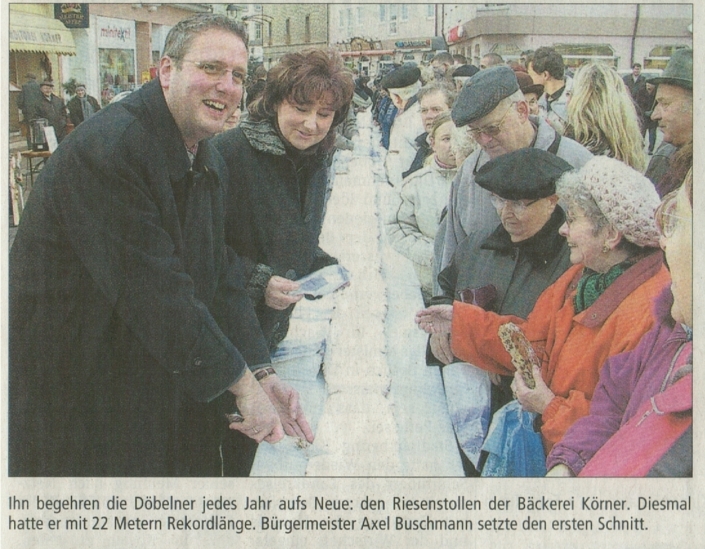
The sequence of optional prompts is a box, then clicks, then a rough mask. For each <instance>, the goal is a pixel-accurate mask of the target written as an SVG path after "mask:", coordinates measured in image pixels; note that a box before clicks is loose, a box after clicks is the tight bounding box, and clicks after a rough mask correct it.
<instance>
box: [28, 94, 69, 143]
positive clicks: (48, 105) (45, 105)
mask: <svg viewBox="0 0 705 549" xmlns="http://www.w3.org/2000/svg"><path fill="white" fill-rule="evenodd" d="M39 89H40V90H41V91H42V99H41V101H39V103H37V107H36V111H35V113H36V116H37V118H46V119H47V120H48V121H49V125H50V126H52V127H53V128H54V133H55V134H56V140H57V141H58V142H59V143H61V140H62V139H63V138H64V137H66V124H67V112H66V105H65V104H64V100H63V99H61V98H60V97H58V96H56V95H54V83H53V82H52V81H51V80H45V81H44V82H42V85H41V86H40V87H39Z"/></svg>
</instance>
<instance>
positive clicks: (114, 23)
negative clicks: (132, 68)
mask: <svg viewBox="0 0 705 549" xmlns="http://www.w3.org/2000/svg"><path fill="white" fill-rule="evenodd" d="M96 23H97V27H98V28H97V33H98V47H99V48H106V49H108V48H109V49H117V50H134V49H135V48H136V46H135V44H136V40H135V22H134V21H126V20H125V19H114V18H112V17H97V18H96Z"/></svg>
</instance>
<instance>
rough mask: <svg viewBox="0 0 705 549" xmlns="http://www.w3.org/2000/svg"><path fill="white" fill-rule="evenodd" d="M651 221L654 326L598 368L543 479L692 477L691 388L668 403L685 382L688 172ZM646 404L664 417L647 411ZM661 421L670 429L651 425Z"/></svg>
mask: <svg viewBox="0 0 705 549" xmlns="http://www.w3.org/2000/svg"><path fill="white" fill-rule="evenodd" d="M656 224H657V225H658V227H659V230H660V232H661V247H662V248H663V250H664V251H665V254H666V261H667V263H668V267H669V269H670V271H671V278H672V282H671V287H670V288H666V289H665V290H664V291H663V292H662V293H661V295H660V296H659V297H658V298H657V299H656V300H655V302H654V315H655V317H656V325H655V326H654V328H653V329H652V330H651V331H650V332H649V333H648V334H646V335H645V336H644V337H643V338H642V340H641V341H640V342H639V345H638V346H637V348H636V349H634V350H633V351H632V352H630V353H625V354H622V355H619V356H616V357H613V358H611V359H609V360H608V361H607V362H606V363H605V365H604V366H603V368H602V371H601V372H600V381H599V383H598V384H597V388H596V389H595V393H594V395H593V397H592V404H591V406H590V415H588V416H586V417H584V418H582V419H579V420H578V421H577V422H576V423H575V424H574V425H573V426H572V427H571V428H570V429H569V430H568V432H567V433H566V435H565V437H563V440H561V441H560V442H559V443H558V444H556V445H555V446H554V447H553V450H552V451H551V453H550V454H549V456H548V460H547V467H548V469H549V473H548V474H549V475H550V476H574V475H578V474H579V475H581V476H670V477H674V476H691V475H692V471H693V453H692V452H693V445H692V413H690V412H691V410H692V407H693V401H692V390H691V387H688V386H686V387H685V392H684V398H683V399H682V401H681V402H679V403H678V404H679V405H678V406H677V407H673V406H672V402H673V401H672V400H671V399H672V398H673V396H672V395H673V394H674V391H682V390H683V389H682V388H681V389H679V388H677V387H681V384H687V383H691V384H692V381H688V377H691V378H692V353H693V331H692V326H693V232H692V231H693V173H692V170H691V171H690V172H689V174H688V176H687V177H686V180H685V182H684V184H683V186H682V187H681V189H680V190H678V191H674V192H672V193H671V194H669V195H668V196H666V197H665V198H664V200H663V202H662V203H661V206H660V208H659V210H657V212H656ZM675 394H678V393H675ZM652 397H653V399H654V400H653V401H652ZM653 404H656V406H658V407H659V409H661V410H662V411H668V412H669V413H668V414H665V415H663V416H659V415H658V414H654V413H652V411H653V408H652V405H653ZM669 406H670V408H669V409H668V410H667V409H666V408H667V407H669ZM651 416H653V417H651ZM652 421H656V422H657V423H655V424H652V423H651V422H652ZM662 421H668V423H669V426H670V427H671V429H669V430H666V431H664V430H661V429H657V428H655V427H656V426H657V425H658V423H660V422H662ZM601 448H602V449H601ZM593 458H594V459H593Z"/></svg>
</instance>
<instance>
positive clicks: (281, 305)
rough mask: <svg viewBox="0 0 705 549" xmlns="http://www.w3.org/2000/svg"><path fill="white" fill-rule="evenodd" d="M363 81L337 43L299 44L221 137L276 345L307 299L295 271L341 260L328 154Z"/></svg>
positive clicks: (239, 232)
mask: <svg viewBox="0 0 705 549" xmlns="http://www.w3.org/2000/svg"><path fill="white" fill-rule="evenodd" d="M353 90H354V84H353V80H352V75H351V74H350V72H348V71H347V70H346V69H345V67H344V65H343V62H342V59H341V57H340V55H339V54H337V53H336V52H333V51H326V50H320V49H309V50H305V51H301V52H295V53H289V54H287V55H285V56H284V57H282V59H281V60H280V62H279V63H278V64H277V65H276V66H274V67H273V68H271V69H270V70H269V72H268V74H267V82H266V85H265V87H264V91H263V92H262V96H261V97H260V98H259V99H257V100H256V101H255V102H254V103H253V104H252V105H251V106H250V109H249V115H248V116H247V117H243V119H242V120H241V122H240V124H239V125H238V127H237V128H235V129H234V130H231V131H228V132H224V133H222V134H220V135H218V136H217V137H215V138H214V139H213V144H214V145H215V147H216V148H217V149H218V151H219V152H220V153H221V154H222V156H223V158H224V159H225V162H226V163H227V165H228V169H229V172H230V185H229V188H228V191H227V202H226V208H227V210H226V221H225V223H226V226H225V240H226V243H227V244H228V245H229V246H231V247H232V248H233V249H234V250H235V251H236V252H237V253H238V254H239V255H240V256H241V257H242V258H243V259H244V264H245V270H246V272H245V277H246V280H247V281H248V283H247V288H248V291H249V293H250V297H251V298H252V300H253V302H254V305H255V309H256V312H257V316H258V319H259V322H260V325H261V328H262V331H263V333H264V336H265V338H266V339H267V341H268V343H269V346H270V350H271V351H274V349H276V347H277V345H278V344H279V343H280V342H281V341H282V340H283V339H284V337H285V336H286V333H287V331H288V327H289V317H290V315H291V312H292V310H293V308H294V305H295V303H296V302H298V301H299V300H300V299H301V296H300V295H299V296H293V295H290V294H289V292H291V291H293V290H295V289H297V288H298V284H297V283H296V282H295V280H297V279H299V278H301V277H303V276H305V275H307V274H309V273H311V272H314V271H316V270H318V269H320V268H322V267H325V266H326V265H330V264H333V263H336V260H335V259H334V258H332V257H331V256H329V255H328V254H326V253H325V252H324V251H323V250H321V249H320V248H319V246H318V239H319V236H320V232H321V227H322V224H323V212H324V205H325V195H326V187H327V185H328V176H329V174H328V162H327V157H328V155H329V154H332V152H333V144H334V141H335V127H336V126H337V125H338V124H339V123H340V122H342V121H343V120H345V117H346V115H347V113H348V108H349V105H350V102H351V100H352V95H353ZM270 397H272V400H273V402H275V403H276V402H277V401H279V402H280V403H281V404H280V406H279V410H280V417H281V418H282V423H283V425H284V430H285V431H286V432H287V434H289V435H296V436H301V437H302V438H307V439H309V440H312V434H311V433H310V429H309V428H308V424H306V425H305V427H306V429H308V432H307V431H306V430H305V429H304V427H303V426H302V425H301V422H300V421H298V418H297V417H295V416H296V415H297V412H295V411H293V409H292V408H290V407H289V405H290V403H288V402H286V395H279V396H277V395H274V396H273V395H271V394H270ZM287 416H288V417H287ZM304 422H305V420H304ZM248 470H249V467H248ZM233 474H246V473H245V472H243V471H236V472H235V473H233Z"/></svg>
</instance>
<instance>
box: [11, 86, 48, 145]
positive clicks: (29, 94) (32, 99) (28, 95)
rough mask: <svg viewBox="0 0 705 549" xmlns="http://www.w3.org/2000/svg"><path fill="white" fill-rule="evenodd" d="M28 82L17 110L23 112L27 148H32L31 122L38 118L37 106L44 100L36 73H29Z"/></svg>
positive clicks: (23, 89)
mask: <svg viewBox="0 0 705 549" xmlns="http://www.w3.org/2000/svg"><path fill="white" fill-rule="evenodd" d="M26 78H27V82H25V83H24V84H23V85H22V91H21V92H20V93H19V95H18V96H17V108H18V109H20V110H21V111H22V118H23V121H22V123H23V124H24V125H25V127H26V130H27V147H28V148H30V149H31V148H32V136H31V130H30V124H29V122H30V121H31V120H33V119H35V118H36V117H37V115H36V109H37V105H38V104H39V102H40V101H42V99H43V98H44V96H43V95H42V91H41V89H40V88H39V82H37V77H36V76H35V75H34V73H31V72H30V73H27V76H26Z"/></svg>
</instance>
